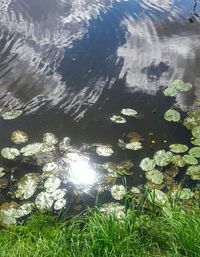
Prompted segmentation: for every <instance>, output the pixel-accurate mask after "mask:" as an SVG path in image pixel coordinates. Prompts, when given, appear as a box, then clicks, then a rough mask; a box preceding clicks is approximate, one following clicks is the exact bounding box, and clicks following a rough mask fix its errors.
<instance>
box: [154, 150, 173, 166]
mask: <svg viewBox="0 0 200 257" xmlns="http://www.w3.org/2000/svg"><path fill="white" fill-rule="evenodd" d="M172 157H173V154H172V153H171V152H166V151H165V150H160V151H157V152H156V153H155V154H154V157H153V158H154V160H155V163H156V164H157V165H158V166H160V167H164V166H167V165H168V164H169V163H170V162H171V161H172Z"/></svg>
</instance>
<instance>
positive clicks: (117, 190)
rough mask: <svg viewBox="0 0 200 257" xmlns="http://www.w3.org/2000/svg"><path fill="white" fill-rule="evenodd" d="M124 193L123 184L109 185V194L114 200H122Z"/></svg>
mask: <svg viewBox="0 0 200 257" xmlns="http://www.w3.org/2000/svg"><path fill="white" fill-rule="evenodd" d="M125 194H126V189H125V187H124V186H123V185H114V186H113V187H111V195H112V197H113V198H114V199H115V200H122V199H123V198H124V196H125Z"/></svg>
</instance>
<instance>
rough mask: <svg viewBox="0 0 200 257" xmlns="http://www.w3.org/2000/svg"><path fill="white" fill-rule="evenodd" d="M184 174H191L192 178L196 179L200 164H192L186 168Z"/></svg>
mask: <svg viewBox="0 0 200 257" xmlns="http://www.w3.org/2000/svg"><path fill="white" fill-rule="evenodd" d="M186 174H187V175H189V176H192V179H194V180H198V179H199V176H200V165H194V166H191V167H189V168H188V169H187V171H186Z"/></svg>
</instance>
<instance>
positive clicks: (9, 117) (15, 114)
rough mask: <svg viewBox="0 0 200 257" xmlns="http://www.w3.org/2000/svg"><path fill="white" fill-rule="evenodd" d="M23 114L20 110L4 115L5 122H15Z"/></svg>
mask: <svg viewBox="0 0 200 257" xmlns="http://www.w3.org/2000/svg"><path fill="white" fill-rule="evenodd" d="M21 114H22V111H20V110H11V111H8V112H5V113H4V114H2V117H3V119H4V120H13V119H16V118H18V117H19V116H20V115H21Z"/></svg>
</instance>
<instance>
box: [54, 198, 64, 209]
mask: <svg viewBox="0 0 200 257" xmlns="http://www.w3.org/2000/svg"><path fill="white" fill-rule="evenodd" d="M66 204H67V201H66V199H59V200H57V201H56V202H55V203H54V210H56V211H59V210H61V209H63V208H64V207H65V206H66Z"/></svg>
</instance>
